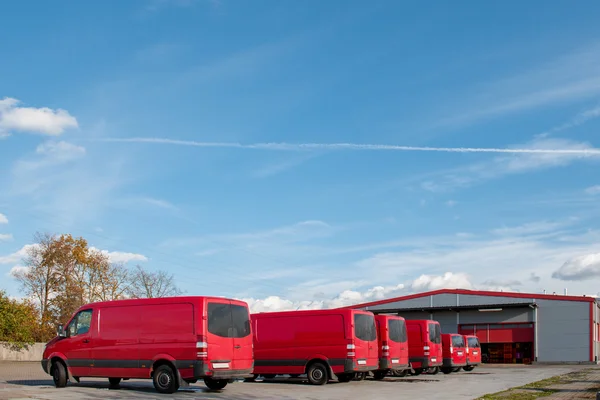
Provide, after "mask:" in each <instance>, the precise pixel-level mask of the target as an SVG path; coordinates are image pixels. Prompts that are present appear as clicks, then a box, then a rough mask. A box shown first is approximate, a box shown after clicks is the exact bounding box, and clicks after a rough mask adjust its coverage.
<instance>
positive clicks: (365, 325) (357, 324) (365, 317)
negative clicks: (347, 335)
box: [354, 313, 377, 342]
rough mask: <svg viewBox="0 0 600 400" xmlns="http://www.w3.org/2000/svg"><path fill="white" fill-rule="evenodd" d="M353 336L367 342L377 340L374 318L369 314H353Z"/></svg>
mask: <svg viewBox="0 0 600 400" xmlns="http://www.w3.org/2000/svg"><path fill="white" fill-rule="evenodd" d="M354 335H355V336H356V338H357V339H360V340H365V341H367V342H370V341H373V340H375V339H377V329H376V328H375V318H374V317H373V316H372V315H369V314H358V313H356V314H354Z"/></svg>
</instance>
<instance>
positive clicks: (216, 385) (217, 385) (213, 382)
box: [204, 378, 228, 390]
mask: <svg viewBox="0 0 600 400" xmlns="http://www.w3.org/2000/svg"><path fill="white" fill-rule="evenodd" d="M227 383H228V381H227V379H212V378H204V384H205V385H206V387H207V388H209V389H210V390H222V389H224V388H225V386H227Z"/></svg>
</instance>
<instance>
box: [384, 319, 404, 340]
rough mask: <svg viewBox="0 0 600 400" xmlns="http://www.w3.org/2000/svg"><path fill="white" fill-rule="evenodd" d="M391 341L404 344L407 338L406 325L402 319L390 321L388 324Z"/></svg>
mask: <svg viewBox="0 0 600 400" xmlns="http://www.w3.org/2000/svg"><path fill="white" fill-rule="evenodd" d="M388 329H389V331H390V340H391V341H392V342H396V343H404V342H406V341H407V338H406V324H405V322H404V321H402V320H401V319H390V320H389V322H388Z"/></svg>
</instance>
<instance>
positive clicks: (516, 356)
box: [481, 342, 533, 364]
mask: <svg viewBox="0 0 600 400" xmlns="http://www.w3.org/2000/svg"><path fill="white" fill-rule="evenodd" d="M481 357H482V362H484V363H486V364H531V361H532V357H533V343H529V342H524V343H523V342H519V343H485V344H482V345H481Z"/></svg>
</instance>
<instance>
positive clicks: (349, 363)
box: [344, 359, 378, 374]
mask: <svg viewBox="0 0 600 400" xmlns="http://www.w3.org/2000/svg"><path fill="white" fill-rule="evenodd" d="M377 368H378V366H377V365H358V363H356V361H354V360H352V359H345V360H344V373H347V374H349V373H352V372H367V371H375V370H377Z"/></svg>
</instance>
